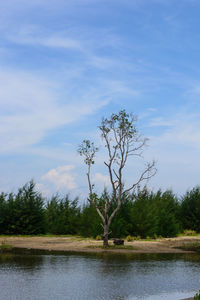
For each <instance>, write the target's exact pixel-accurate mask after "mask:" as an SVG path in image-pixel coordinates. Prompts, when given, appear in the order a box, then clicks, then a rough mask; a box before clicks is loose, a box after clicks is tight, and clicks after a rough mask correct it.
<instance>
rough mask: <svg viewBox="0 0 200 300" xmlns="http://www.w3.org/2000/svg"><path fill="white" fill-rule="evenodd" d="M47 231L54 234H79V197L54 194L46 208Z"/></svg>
mask: <svg viewBox="0 0 200 300" xmlns="http://www.w3.org/2000/svg"><path fill="white" fill-rule="evenodd" d="M46 219H47V224H48V227H47V232H48V233H52V234H78V233H79V231H80V207H78V198H76V199H75V200H73V201H70V199H69V196H68V195H66V196H65V197H64V198H60V197H59V196H58V195H56V196H53V197H52V198H51V200H50V201H49V202H48V204H47V208H46Z"/></svg>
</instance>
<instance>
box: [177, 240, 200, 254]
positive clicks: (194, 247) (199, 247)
mask: <svg viewBox="0 0 200 300" xmlns="http://www.w3.org/2000/svg"><path fill="white" fill-rule="evenodd" d="M176 248H177V249H181V250H185V251H195V252H200V242H193V243H183V244H182V245H181V246H179V247H176Z"/></svg>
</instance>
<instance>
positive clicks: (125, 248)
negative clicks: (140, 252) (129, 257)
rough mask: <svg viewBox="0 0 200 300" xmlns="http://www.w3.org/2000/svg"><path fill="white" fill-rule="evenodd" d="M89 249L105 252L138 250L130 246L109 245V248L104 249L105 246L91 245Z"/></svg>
mask: <svg viewBox="0 0 200 300" xmlns="http://www.w3.org/2000/svg"><path fill="white" fill-rule="evenodd" d="M87 248H92V249H103V250H117V249H123V250H136V248H135V247H133V246H130V245H109V246H108V247H104V246H103V245H91V246H88V247H87Z"/></svg>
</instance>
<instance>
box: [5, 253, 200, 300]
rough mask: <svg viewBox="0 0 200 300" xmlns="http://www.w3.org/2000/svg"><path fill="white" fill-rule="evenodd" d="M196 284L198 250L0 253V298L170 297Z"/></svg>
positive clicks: (199, 262) (199, 286) (198, 284)
mask: <svg viewBox="0 0 200 300" xmlns="http://www.w3.org/2000/svg"><path fill="white" fill-rule="evenodd" d="M199 289H200V255H198V254H140V255H138V254H134V255H130V254H127V255H125V254H124V255H116V254H114V255H113V254H107V253H106V254H98V255H97V254H72V253H68V254H66V253H65V254H64V253H59V254H55V253H49V252H41V251H35V252H33V251H32V252H27V251H17V252H16V253H15V254H0V299H1V300H4V299H6V300H23V299H24V300H29V299H31V300H41V299H45V300H46V299H49V300H51V299H52V300H55V299H60V300H62V299H67V300H68V299H70V300H86V299H87V300H90V299H91V300H95V299H97V300H125V299H127V300H132V299H151V300H153V299H154V300H157V299H170V300H173V299H182V298H185V297H189V296H193V295H194V294H195V293H196V292H197V291H198V290H199Z"/></svg>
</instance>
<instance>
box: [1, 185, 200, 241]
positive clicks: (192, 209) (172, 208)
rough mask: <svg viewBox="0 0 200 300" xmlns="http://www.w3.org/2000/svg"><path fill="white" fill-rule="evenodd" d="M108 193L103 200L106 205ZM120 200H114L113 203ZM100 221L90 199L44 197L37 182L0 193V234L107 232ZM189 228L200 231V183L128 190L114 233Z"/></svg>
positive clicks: (172, 231)
mask: <svg viewBox="0 0 200 300" xmlns="http://www.w3.org/2000/svg"><path fill="white" fill-rule="evenodd" d="M106 197H109V193H108V192H107V191H104V192H103V193H102V195H101V197H100V199H98V201H99V204H100V205H101V203H102V204H103V203H104V201H105V199H106ZM113 205H115V203H114V204H113ZM102 230H103V229H102V226H101V220H100V217H99V216H98V214H97V212H96V210H95V208H94V207H93V206H91V204H90V203H89V202H86V203H85V204H84V205H80V203H79V201H78V198H76V199H70V197H69V195H66V196H65V197H61V196H59V195H54V196H52V197H51V199H49V200H47V199H45V198H43V196H42V194H40V193H39V192H38V191H36V189H35V184H34V182H33V181H31V182H29V183H27V184H26V185H25V186H23V187H22V188H20V189H19V190H18V192H17V193H16V194H14V193H10V194H5V193H1V194H0V234H8V235H9V234H22V235H23V234H24V235H25V234H26V235H36V234H59V235H62V234H63V235H64V234H79V235H82V236H86V237H94V238H95V237H96V236H98V235H101V234H102ZM184 230H195V231H196V232H199V233H200V186H197V187H194V188H193V189H192V190H190V191H187V192H186V193H185V195H183V196H182V197H179V198H178V197H177V196H176V195H175V194H174V193H173V192H172V191H170V190H167V191H164V192H163V191H161V190H158V191H157V192H152V191H149V190H148V189H147V188H144V189H142V190H138V191H137V192H135V193H132V194H127V195H126V197H124V199H123V201H122V206H121V209H120V211H119V212H118V214H117V215H116V216H115V218H114V219H113V222H112V224H111V228H110V231H111V233H110V237H126V236H128V235H131V236H135V237H141V238H146V237H151V238H156V237H160V236H162V237H173V236H176V235H177V234H179V233H181V232H183V231H184Z"/></svg>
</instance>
